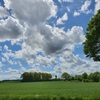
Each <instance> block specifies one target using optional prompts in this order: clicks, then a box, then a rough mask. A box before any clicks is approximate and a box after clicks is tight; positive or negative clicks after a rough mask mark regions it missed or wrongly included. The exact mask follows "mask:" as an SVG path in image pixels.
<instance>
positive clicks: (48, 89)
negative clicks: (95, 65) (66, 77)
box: [0, 82, 100, 100]
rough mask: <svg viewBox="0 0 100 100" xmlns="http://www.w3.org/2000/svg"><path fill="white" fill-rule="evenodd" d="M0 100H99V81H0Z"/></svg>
mask: <svg viewBox="0 0 100 100" xmlns="http://www.w3.org/2000/svg"><path fill="white" fill-rule="evenodd" d="M0 100H100V83H82V82H32V83H31V82H30V83H20V82H19V83H6V82H5V83H0Z"/></svg>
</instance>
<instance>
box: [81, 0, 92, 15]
mask: <svg viewBox="0 0 100 100" xmlns="http://www.w3.org/2000/svg"><path fill="white" fill-rule="evenodd" d="M90 5H91V0H86V1H85V3H84V4H83V5H82V7H81V12H84V13H87V14H88V13H90V12H91V10H89V9H88V8H89V6H90Z"/></svg>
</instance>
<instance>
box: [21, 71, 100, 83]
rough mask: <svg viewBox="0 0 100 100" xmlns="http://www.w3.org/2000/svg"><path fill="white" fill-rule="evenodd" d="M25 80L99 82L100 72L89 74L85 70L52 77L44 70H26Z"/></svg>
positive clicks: (22, 76)
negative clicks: (79, 73)
mask: <svg viewBox="0 0 100 100" xmlns="http://www.w3.org/2000/svg"><path fill="white" fill-rule="evenodd" d="M21 78H22V81H23V82H34V81H80V82H99V81H100V72H94V73H90V74H87V73H86V72H84V73H83V74H81V75H75V76H71V75H70V74H68V73H67V72H64V73H63V74H62V75H61V78H57V75H55V78H52V75H51V74H50V73H42V72H24V73H23V74H22V75H21Z"/></svg>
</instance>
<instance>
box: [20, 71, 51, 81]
mask: <svg viewBox="0 0 100 100" xmlns="http://www.w3.org/2000/svg"><path fill="white" fill-rule="evenodd" d="M21 78H22V81H23V82H34V81H49V80H50V79H51V78H52V75H51V74H49V73H41V72H24V73H23V74H22V75H21Z"/></svg>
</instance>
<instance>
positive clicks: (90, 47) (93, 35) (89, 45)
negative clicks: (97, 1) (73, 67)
mask: <svg viewBox="0 0 100 100" xmlns="http://www.w3.org/2000/svg"><path fill="white" fill-rule="evenodd" d="M83 44H84V53H85V55H86V57H89V58H93V60H94V61H100V10H98V12H97V14H95V15H94V16H93V17H92V18H91V20H90V22H89V24H88V27H87V32H86V40H85V42H84V43H83Z"/></svg>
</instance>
